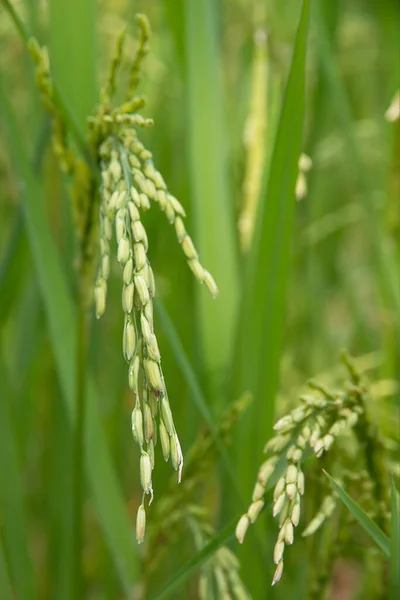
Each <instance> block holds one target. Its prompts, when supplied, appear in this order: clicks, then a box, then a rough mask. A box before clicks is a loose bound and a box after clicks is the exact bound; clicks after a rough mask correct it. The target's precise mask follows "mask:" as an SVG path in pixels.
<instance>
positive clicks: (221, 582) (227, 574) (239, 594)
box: [199, 546, 249, 600]
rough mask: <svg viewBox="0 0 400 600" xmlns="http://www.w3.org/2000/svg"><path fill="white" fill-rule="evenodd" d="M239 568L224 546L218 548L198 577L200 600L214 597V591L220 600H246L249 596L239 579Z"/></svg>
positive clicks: (235, 559)
mask: <svg viewBox="0 0 400 600" xmlns="http://www.w3.org/2000/svg"><path fill="white" fill-rule="evenodd" d="M239 568H240V563H239V561H238V559H237V557H236V556H235V555H234V554H233V552H231V551H230V550H229V549H228V548H227V547H226V546H222V547H221V548H219V550H217V551H216V553H215V554H214V555H213V557H212V559H211V561H210V563H209V564H208V565H207V567H206V568H205V569H204V570H203V572H202V574H201V575H200V578H199V598H200V600H208V598H212V597H214V595H215V594H214V590H216V591H217V598H221V600H230V599H235V600H248V599H249V594H248V592H247V590H246V588H245V587H244V585H243V582H242V580H241V579H240V575H239Z"/></svg>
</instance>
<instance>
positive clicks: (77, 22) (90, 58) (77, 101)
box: [50, 0, 97, 132]
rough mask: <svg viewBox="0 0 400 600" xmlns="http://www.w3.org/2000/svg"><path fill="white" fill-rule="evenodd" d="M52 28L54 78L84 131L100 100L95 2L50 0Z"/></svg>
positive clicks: (87, 0) (92, 0)
mask: <svg viewBox="0 0 400 600" xmlns="http://www.w3.org/2000/svg"><path fill="white" fill-rule="evenodd" d="M50 29H51V32H52V38H51V58H52V64H53V67H54V73H55V78H56V79H57V82H58V84H59V86H60V88H61V89H62V90H64V94H65V99H66V102H67V104H68V106H69V107H70V108H71V110H72V113H73V114H74V115H75V116H76V119H77V123H78V127H79V128H80V130H81V132H85V130H86V118H87V116H88V115H89V114H90V113H91V112H92V110H93V106H94V104H95V103H96V100H97V89H96V64H97V62H96V58H97V56H96V2H95V0H85V2H82V1H81V0H69V2H65V1H64V0H51V2H50Z"/></svg>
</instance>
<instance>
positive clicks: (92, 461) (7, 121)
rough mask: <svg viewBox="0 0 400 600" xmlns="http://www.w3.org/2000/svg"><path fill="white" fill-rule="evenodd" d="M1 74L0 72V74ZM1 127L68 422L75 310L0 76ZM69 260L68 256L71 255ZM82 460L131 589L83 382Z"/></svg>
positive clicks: (106, 463) (118, 503)
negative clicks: (13, 170) (18, 183)
mask: <svg viewBox="0 0 400 600" xmlns="http://www.w3.org/2000/svg"><path fill="white" fill-rule="evenodd" d="M0 76H1V73H0ZM0 106H1V115H2V125H3V127H4V128H5V129H6V133H7V134H8V135H7V138H8V140H9V151H10V155H11V157H12V164H13V165H14V167H15V168H16V169H17V174H18V176H19V178H20V181H21V182H23V183H22V185H21V202H22V208H23V212H24V223H25V227H26V230H27V234H28V239H29V243H30V248H31V252H32V257H33V262H34V265H35V269H36V274H37V278H38V283H39V287H40V290H41V294H42V298H43V303H44V307H45V311H46V316H47V320H48V327H49V334H50V338H51V341H52V347H53V352H54V357H55V361H56V365H57V370H58V375H59V380H60V385H61V389H62V391H63V400H64V401H65V404H66V408H67V412H68V415H69V417H70V419H71V422H72V423H73V420H74V399H75V377H76V373H75V364H76V359H75V354H76V328H75V327H74V323H75V311H74V307H73V303H72V300H71V296H70V292H69V290H68V287H67V284H66V281H65V277H64V275H63V272H62V270H61V267H60V260H59V256H58V252H57V249H56V247H55V244H54V242H53V240H52V238H51V234H50V231H49V227H48V224H47V223H48V222H47V216H46V213H45V210H44V206H43V191H42V189H41V187H40V185H39V183H38V181H37V179H36V178H35V177H34V176H33V172H32V169H31V166H30V163H29V161H28V159H27V157H26V153H25V146H24V141H23V138H22V136H21V133H20V131H19V128H18V125H17V119H16V115H15V113H14V111H13V109H12V107H11V106H10V104H9V101H8V99H7V96H6V94H5V92H4V86H3V85H2V79H1V77H0ZM71 260H73V257H71ZM86 410H87V415H86V418H87V429H86V445H85V461H86V471H87V475H88V479H89V481H90V484H91V489H92V493H93V497H94V501H95V504H96V509H97V513H98V517H99V521H100V524H101V527H102V529H103V533H104V535H105V538H106V540H107V543H108V545H109V547H110V550H111V554H112V557H113V559H114V562H115V565H116V568H117V571H118V573H119V576H120V579H121V582H122V584H123V586H124V588H125V590H126V592H127V593H130V592H131V590H132V586H133V584H134V582H135V580H136V577H137V567H138V563H137V554H136V552H135V546H134V539H133V535H132V528H131V524H130V522H129V519H128V516H127V513H126V511H125V508H124V506H123V499H122V496H121V492H120V490H119V486H118V482H117V480H116V476H115V472H114V470H113V467H112V464H111V459H110V455H109V451H108V448H107V445H106V440H105V436H104V433H103V430H102V425H101V422H100V417H99V411H98V408H97V404H96V393H95V389H94V386H93V384H92V383H90V382H89V383H88V392H87V398H86Z"/></svg>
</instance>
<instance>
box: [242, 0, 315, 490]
mask: <svg viewBox="0 0 400 600" xmlns="http://www.w3.org/2000/svg"><path fill="white" fill-rule="evenodd" d="M308 22H309V2H308V0H305V2H304V3H303V7H302V12H301V17H300V22H299V26H298V29H297V34H296V40H295V45H294V50H293V58H292V64H291V68H290V74H289V79H288V83H287V87H286V91H285V94H284V98H283V105H282V109H281V114H280V119H279V124H278V129H277V133H276V139H275V145H274V150H273V154H272V157H271V163H270V164H271V167H270V176H269V181H268V185H267V190H266V193H264V197H263V198H262V201H261V203H260V205H259V210H258V216H257V223H256V231H255V238H254V242H253V247H252V252H251V256H250V259H249V260H250V262H249V267H248V273H247V277H246V284H245V289H244V292H243V299H242V306H241V313H240V321H239V331H238V339H237V343H236V357H235V368H234V378H233V381H234V388H235V389H237V390H250V391H251V392H252V394H253V396H254V399H255V402H254V404H253V407H252V408H253V412H252V417H253V419H252V423H251V424H250V423H248V427H247V429H246V430H244V429H243V435H246V436H247V438H248V439H246V446H247V451H246V452H243V453H241V456H240V457H239V460H240V461H241V469H240V471H241V473H242V474H243V484H244V486H245V489H249V486H250V485H251V483H250V481H251V479H252V478H253V473H252V472H251V469H248V468H247V464H248V463H249V457H252V458H251V461H253V460H257V457H259V456H260V454H261V448H262V444H263V443H264V441H265V437H266V436H268V434H269V432H270V431H271V427H272V422H273V416H274V408H275V396H276V392H277V389H278V384H279V367H280V359H281V352H282V346H283V334H284V326H285V313H286V308H285V303H286V286H287V280H288V276H289V272H290V262H291V253H290V249H291V238H292V233H293V220H294V211H295V205H296V203H295V183H296V178H297V171H298V168H297V164H298V159H299V155H300V151H301V144H302V131H303V114H304V102H305V99H304V96H305V61H306V48H307V34H308ZM250 426H251V434H250V429H249V427H250ZM241 446H242V445H241Z"/></svg>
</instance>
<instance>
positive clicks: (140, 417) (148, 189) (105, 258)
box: [94, 121, 218, 543]
mask: <svg viewBox="0 0 400 600" xmlns="http://www.w3.org/2000/svg"><path fill="white" fill-rule="evenodd" d="M124 124H125V121H124ZM100 157H101V160H102V162H101V171H102V185H101V202H100V256H101V260H100V268H99V273H98V277H97V281H96V285H95V290H94V298H95V309H96V316H97V318H100V317H101V316H102V315H103V314H104V312H105V308H106V297H107V280H108V277H109V273H110V242H111V239H112V236H113V231H114V230H115V237H116V242H117V247H118V250H117V258H118V262H119V264H120V267H121V271H122V281H123V287H122V309H123V311H124V315H125V317H124V329H123V338H122V350H123V355H124V358H125V360H126V361H127V362H128V363H129V375H128V382H129V387H130V388H131V389H132V391H133V392H134V394H135V398H136V403H135V407H134V409H133V412H132V433H133V437H134V439H135V441H136V442H137V443H138V444H139V446H140V450H141V457H140V480H141V484H142V488H143V492H144V494H143V501H142V504H141V505H140V507H139V510H138V514H137V527H136V530H137V539H138V542H139V543H140V542H142V541H143V537H144V531H145V523H146V513H145V508H144V497H145V495H146V494H148V495H149V496H150V503H151V501H152V498H153V488H152V470H153V469H154V463H155V457H154V448H155V445H156V442H157V437H159V439H160V441H161V447H162V453H163V456H164V459H165V460H166V461H168V460H169V459H171V463H172V466H173V468H174V469H175V470H176V471H177V472H178V481H179V482H180V480H181V474H182V467H183V455H182V450H181V446H180V443H179V439H178V436H177V433H176V430H175V425H174V421H173V418H172V412H171V407H170V404H169V401H168V395H167V391H166V387H165V384H164V378H163V373H162V369H161V356H160V351H159V348H158V343H157V338H156V335H155V333H154V324H153V302H152V299H153V297H154V295H155V280H154V274H153V271H152V268H151V265H150V262H149V260H148V257H147V251H148V239H147V234H146V230H145V228H144V226H143V223H142V221H141V217H140V214H141V211H146V210H148V209H149V208H150V201H151V200H153V201H156V202H158V204H160V206H161V208H162V209H163V210H164V211H165V212H166V214H167V217H168V219H169V221H170V222H171V223H173V224H174V225H175V229H176V232H177V236H178V240H179V242H180V243H181V244H182V248H183V251H184V253H185V256H186V258H187V260H188V264H189V266H190V268H191V270H192V271H193V273H194V274H195V276H196V278H197V279H198V280H199V281H201V282H205V284H206V285H207V287H208V289H209V291H210V292H211V294H212V295H213V296H214V297H215V296H216V295H217V293H218V289H217V286H216V284H215V282H214V279H213V278H212V277H211V275H210V274H209V273H208V272H207V271H206V270H205V269H203V267H202V266H201V265H200V263H199V261H198V255H197V252H196V250H195V248H194V245H193V242H192V240H191V238H190V237H189V236H188V235H187V233H186V230H185V228H184V225H183V221H182V217H183V216H184V215H185V213H184V210H183V207H182V206H181V204H180V203H179V202H178V200H176V198H174V197H173V196H171V195H170V194H169V193H168V192H167V190H166V186H165V183H164V180H163V178H162V177H161V175H160V173H159V172H158V171H156V170H155V169H154V167H153V165H152V162H151V153H150V152H148V151H147V150H146V149H145V148H144V146H143V145H142V144H141V142H139V140H138V139H137V137H136V132H135V131H134V130H132V129H126V128H124V130H123V133H121V137H120V140H119V141H118V142H117V143H116V141H115V139H113V138H111V137H110V138H107V140H106V141H105V142H103V144H102V146H101V148H100ZM139 379H140V380H141V381H143V384H142V386H141V390H142V391H141V395H140V387H139ZM157 417H158V428H157ZM157 430H158V435H157Z"/></svg>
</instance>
